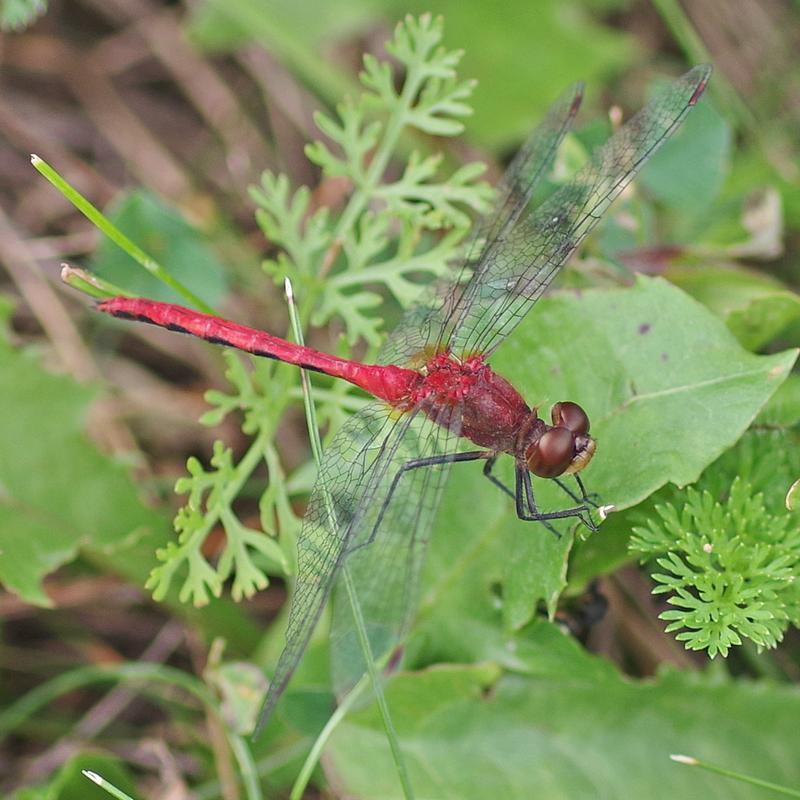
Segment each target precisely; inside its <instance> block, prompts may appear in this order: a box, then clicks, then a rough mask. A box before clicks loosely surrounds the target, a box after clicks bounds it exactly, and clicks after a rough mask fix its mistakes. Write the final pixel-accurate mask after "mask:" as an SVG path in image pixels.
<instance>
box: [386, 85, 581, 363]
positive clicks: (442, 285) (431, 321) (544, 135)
mask: <svg viewBox="0 0 800 800" xmlns="http://www.w3.org/2000/svg"><path fill="white" fill-rule="evenodd" d="M582 97H583V84H582V83H575V84H573V85H572V86H570V87H569V88H568V89H567V90H566V91H565V92H564V93H563V94H562V95H561V96H560V97H559V98H558V100H556V101H555V102H554V103H553V105H552V106H551V107H550V109H549V110H548V112H547V114H546V116H545V118H544V119H543V120H542V122H541V123H540V124H539V125H538V127H537V128H536V129H535V130H534V131H533V133H532V134H531V135H530V136H529V137H528V139H527V141H526V142H525V144H523V146H522V147H521V148H520V150H519V152H518V153H517V155H516V156H515V157H514V159H513V161H512V162H511V164H510V165H509V167H508V169H507V170H506V173H505V175H504V177H503V179H502V181H501V183H500V185H499V186H498V187H497V196H496V199H495V202H494V205H493V206H492V208H491V210H490V211H489V212H488V213H487V214H486V215H485V216H484V217H482V218H481V219H480V220H478V221H477V222H476V223H475V225H474V226H473V230H472V233H471V235H470V238H469V240H468V242H467V245H466V247H465V249H464V252H465V253H466V258H465V260H464V261H463V262H462V263H461V264H460V265H459V267H458V268H456V269H454V270H453V272H452V274H450V275H449V276H447V277H446V278H445V279H444V280H442V281H438V282H436V283H434V284H433V285H432V286H430V287H429V288H428V289H426V290H425V292H424V293H423V297H422V301H421V302H419V303H417V304H415V305H414V306H413V307H412V308H410V309H409V310H408V311H407V312H406V314H405V315H404V316H403V318H402V320H401V321H400V323H399V324H398V325H397V327H396V328H395V329H394V330H393V331H392V332H391V333H390V334H389V338H388V340H387V341H386V343H385V344H384V346H383V348H382V349H381V354H380V363H382V364H400V365H403V364H408V363H409V362H411V361H413V359H414V357H415V356H417V355H418V354H419V353H421V352H423V351H425V349H426V348H427V347H428V346H430V345H437V344H439V343H441V341H443V339H444V338H445V336H444V331H445V330H447V328H448V322H450V321H452V314H453V312H454V310H455V309H456V307H457V300H458V297H459V295H460V293H461V292H462V291H463V290H464V287H465V286H467V283H468V280H467V279H468V278H469V276H470V274H471V273H472V270H473V268H474V267H475V265H476V264H477V265H478V267H477V269H480V265H483V264H485V263H486V259H485V258H484V254H485V253H486V252H488V251H490V250H491V249H492V247H494V246H495V245H496V243H497V242H498V240H501V239H502V238H503V236H504V234H505V233H506V232H507V231H508V230H509V229H510V228H512V227H513V225H514V223H515V222H516V221H517V219H518V218H519V216H520V214H522V212H523V211H524V210H525V207H526V206H527V205H528V203H529V202H530V199H531V196H532V195H533V192H534V191H535V190H536V187H537V186H538V185H539V183H540V182H541V180H542V179H543V178H544V177H545V176H546V175H547V174H548V172H549V171H550V167H551V165H552V163H553V159H554V158H555V154H556V151H557V150H558V146H559V144H561V141H562V139H563V138H564V136H565V135H566V133H567V131H568V130H569V129H570V127H571V125H572V120H573V119H574V117H575V114H577V112H578V108H579V107H580V103H581V99H582Z"/></svg>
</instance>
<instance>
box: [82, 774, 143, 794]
mask: <svg viewBox="0 0 800 800" xmlns="http://www.w3.org/2000/svg"><path fill="white" fill-rule="evenodd" d="M81 775H83V777H84V778H88V779H89V780H90V781H91V782H92V783H96V784H97V785H98V786H99V787H100V788H101V789H105V791H107V792H108V793H109V794H110V795H111V796H112V797H116V798H117V800H133V798H132V797H131V796H130V795H129V794H125V792H123V791H122V789H118V788H117V787H116V786H114V784H113V783H110V782H109V781H107V780H106V779H105V778H104V777H103V776H102V775H98V774H97V773H96V772H92V770H90V769H82V770H81Z"/></svg>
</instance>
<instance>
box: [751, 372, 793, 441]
mask: <svg viewBox="0 0 800 800" xmlns="http://www.w3.org/2000/svg"><path fill="white" fill-rule="evenodd" d="M756 422H757V423H758V424H759V425H769V426H777V427H779V428H790V427H792V426H794V425H798V424H800V375H798V374H797V373H796V372H793V373H792V374H791V375H789V376H788V377H787V378H786V380H785V381H784V382H783V383H782V384H781V385H780V387H779V388H778V391H777V392H775V394H774V395H772V397H770V399H769V402H768V403H767V405H766V406H764V408H763V409H762V410H761V413H760V414H759V415H758V418H757V419H756Z"/></svg>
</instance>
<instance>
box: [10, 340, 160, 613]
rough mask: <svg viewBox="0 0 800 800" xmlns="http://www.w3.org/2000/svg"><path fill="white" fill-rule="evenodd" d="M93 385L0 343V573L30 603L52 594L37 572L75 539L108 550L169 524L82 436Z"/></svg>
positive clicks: (64, 558)
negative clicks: (44, 367) (0, 408)
mask: <svg viewBox="0 0 800 800" xmlns="http://www.w3.org/2000/svg"><path fill="white" fill-rule="evenodd" d="M92 395H93V392H92V391H91V390H90V389H87V388H86V387H82V386H78V385H77V384H75V383H74V382H73V381H72V380H70V379H69V378H67V377H63V376H56V375H50V374H48V373H46V372H44V371H43V370H42V368H41V367H40V366H39V364H38V363H37V361H36V360H35V359H33V358H30V357H28V356H26V355H25V354H23V353H15V352H13V351H11V350H7V349H6V348H5V347H3V348H2V351H0V396H1V397H2V398H3V411H4V413H3V414H2V415H0V582H2V583H3V584H4V585H5V586H6V588H7V589H9V590H10V591H13V592H15V593H16V594H18V595H20V597H22V598H23V599H25V600H27V601H28V602H30V603H35V604H38V605H45V606H46V605H49V604H50V601H49V599H48V597H47V595H46V594H45V593H44V592H43V590H42V586H41V582H42V579H43V578H44V577H45V575H47V574H48V573H49V572H52V571H53V570H54V569H56V568H57V567H59V566H60V565H62V564H65V563H66V562H68V561H70V560H72V559H73V558H75V556H76V554H77V552H78V550H79V549H80V548H83V547H86V548H91V549H94V550H98V551H103V552H110V551H112V550H113V549H115V548H118V547H120V546H127V545H130V544H131V543H132V542H133V541H134V540H135V539H137V538H139V537H140V536H146V535H149V534H152V533H153V532H154V531H156V530H158V529H165V528H166V527H167V522H166V520H164V519H163V518H162V517H161V516H160V515H159V514H157V513H156V512H155V511H153V510H150V509H148V508H147V507H146V506H145V505H144V504H143V503H142V501H141V498H140V497H139V493H138V491H137V489H136V486H135V485H134V484H133V482H132V481H131V479H130V477H129V476H128V471H127V470H126V469H125V468H124V467H123V465H122V464H119V463H116V462H114V461H113V460H112V459H110V458H108V457H107V456H104V455H103V454H102V453H100V452H99V451H98V450H97V449H96V448H95V447H94V446H93V445H92V444H91V443H90V442H89V441H88V439H87V438H86V436H85V434H84V432H83V428H84V416H85V414H86V411H87V407H88V404H89V402H90V400H91V398H92Z"/></svg>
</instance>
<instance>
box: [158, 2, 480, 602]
mask: <svg viewBox="0 0 800 800" xmlns="http://www.w3.org/2000/svg"><path fill="white" fill-rule="evenodd" d="M441 36H442V24H441V21H440V20H434V19H433V18H432V17H431V16H430V15H423V16H421V17H420V18H419V19H414V18H411V17H408V18H406V20H405V21H404V22H403V23H402V24H400V25H398V27H397V29H396V31H395V35H394V38H393V39H392V41H391V42H390V43H389V44H388V45H387V49H388V50H389V52H390V53H391V54H392V56H393V57H394V59H395V61H396V62H399V64H400V65H401V66H402V67H403V68H404V73H403V76H402V78H403V79H402V81H398V78H397V76H396V75H395V74H394V71H393V68H392V67H391V66H390V64H389V63H387V62H381V61H379V60H378V59H376V58H374V57H372V56H367V57H366V58H365V59H364V72H363V73H362V76H361V80H362V83H363V85H364V87H365V91H364V93H363V94H362V95H361V96H360V97H359V98H358V99H356V100H347V101H345V102H344V103H343V104H342V105H341V106H340V107H339V109H338V114H337V116H336V117H331V116H328V115H325V114H319V115H318V116H317V124H318V125H319V127H320V130H321V131H322V132H323V133H324V134H325V135H326V136H327V137H328V139H329V140H330V142H331V143H332V144H331V145H330V146H329V145H328V144H323V143H322V142H316V143H314V144H312V145H310V146H309V147H308V149H307V152H308V155H309V158H311V159H312V160H313V161H314V162H315V163H317V164H318V165H319V166H320V167H321V168H322V170H323V172H324V174H325V175H327V176H330V177H338V178H345V179H347V180H348V181H349V183H350V184H351V187H352V191H351V193H350V195H349V197H348V200H347V203H346V204H345V206H344V208H343V209H342V210H341V212H340V213H338V214H334V213H332V212H331V211H330V210H329V209H327V208H319V209H316V210H314V209H313V208H312V204H311V192H310V191H309V189H308V188H306V187H301V188H299V189H297V190H292V188H291V186H290V183H289V180H288V178H287V177H286V176H285V175H274V174H272V173H270V172H266V173H264V175H263V177H262V179H261V183H260V185H259V186H258V187H254V188H253V189H252V190H251V195H252V197H253V199H254V201H255V202H256V204H257V206H258V208H257V211H256V218H257V220H258V223H259V225H260V226H261V228H262V230H263V231H264V233H265V235H266V237H267V239H268V240H269V241H270V242H271V243H273V244H274V245H277V247H278V248H279V253H278V254H277V256H276V257H275V258H274V259H272V260H270V261H268V262H267V263H266V265H265V267H266V269H267V271H268V273H269V274H271V275H272V276H274V278H275V280H276V282H278V283H281V284H282V283H283V280H284V278H285V277H287V276H288V277H289V278H290V279H291V280H292V282H293V284H294V287H295V293H296V294H297V296H298V299H299V310H300V318H301V319H303V320H309V319H310V320H311V322H312V323H314V324H317V325H322V324H325V323H327V322H328V321H330V320H331V319H333V318H334V317H335V318H336V319H337V320H339V321H340V322H341V323H342V324H343V325H344V329H345V332H346V338H347V341H348V342H349V343H350V344H351V345H352V344H353V343H355V342H356V341H357V340H358V339H362V338H363V339H365V340H366V341H367V342H368V343H369V344H370V345H371V346H373V347H375V346H377V345H378V344H379V342H380V340H381V326H382V324H383V320H384V318H385V315H384V314H383V313H381V314H378V313H376V307H377V306H378V305H380V304H381V303H382V301H383V300H384V298H386V297H389V296H391V297H392V298H393V299H394V300H395V301H396V302H397V303H398V305H399V306H401V307H404V306H407V305H408V304H409V303H410V302H412V301H413V300H414V299H415V297H416V294H417V292H418V290H419V283H418V281H419V279H420V277H422V278H428V279H431V280H432V279H434V278H435V277H437V276H439V275H442V274H443V273H444V272H445V271H446V269H447V266H448V262H449V261H450V260H451V259H453V258H454V257H455V256H456V255H457V249H458V245H459V243H460V241H461V240H462V239H463V237H464V235H465V233H466V231H467V229H468V226H469V217H468V215H467V213H466V210H467V209H471V210H473V211H482V210H484V209H485V207H486V205H487V203H488V200H489V199H490V197H491V194H492V190H491V189H490V188H489V187H488V186H487V185H485V184H477V183H476V182H475V181H476V179H477V177H478V176H479V175H480V173H481V172H482V171H483V166H482V165H479V164H472V165H467V166H464V167H461V168H459V169H456V170H455V172H453V173H451V174H449V175H446V176H445V177H444V178H442V177H440V171H441V170H440V166H441V157H440V156H438V155H421V154H420V153H419V152H417V151H412V152H411V153H410V155H409V156H408V159H407V161H406V164H405V167H404V168H403V169H402V170H401V171H400V174H399V177H392V178H390V177H387V174H386V173H387V168H388V166H389V163H390V161H391V160H392V159H393V158H394V157H395V156H396V152H397V150H398V145H399V144H400V141H401V137H403V136H406V135H407V134H409V133H410V132H411V133H413V131H421V132H423V133H426V134H437V135H455V134H457V133H460V131H461V130H462V128H463V126H462V123H461V121H460V120H461V118H463V117H464V116H466V115H467V114H468V113H469V112H470V109H469V107H468V106H467V105H466V104H465V102H464V101H465V99H466V98H467V97H468V96H469V94H470V92H471V90H472V83H470V82H459V81H458V80H457V78H456V73H455V66H456V64H457V63H458V60H459V58H460V53H457V52H451V51H447V50H445V49H443V48H442V47H441V46H440V41H441ZM396 85H399V86H400V88H399V89H395V86H396ZM331 147H333V148H334V149H335V151H336V153H334V152H333V150H332V149H330V148H331ZM434 232H435V233H434ZM226 360H227V364H228V369H227V372H226V377H227V379H228V382H229V383H230V385H231V390H230V391H229V392H227V393H225V392H220V391H210V392H208V393H207V395H206V399H207V400H208V402H209V403H210V404H211V405H212V406H213V408H212V410H210V411H209V412H207V413H206V414H205V415H204V416H203V418H202V419H201V422H202V423H203V424H205V425H218V424H219V423H220V422H222V420H223V419H224V418H225V417H226V416H227V415H228V414H230V413H232V412H235V413H237V414H240V415H241V416H242V425H241V427H242V430H243V432H244V433H245V434H247V435H248V436H249V437H252V441H251V444H250V447H249V448H248V450H247V452H246V453H245V454H244V456H243V457H242V458H241V459H240V460H239V461H238V462H236V461H235V459H234V457H233V454H232V452H231V451H230V450H229V449H228V448H226V447H225V446H224V445H223V444H222V443H221V442H217V443H216V445H215V448H214V456H213V458H212V459H211V468H210V469H209V470H206V469H204V468H203V467H202V465H201V464H200V462H199V461H197V459H194V458H193V459H190V460H189V462H188V464H187V468H188V471H189V475H188V476H186V477H184V478H181V479H180V480H179V481H178V484H177V486H176V491H178V492H179V493H184V494H188V501H187V503H186V505H185V506H184V507H183V508H182V509H181V510H180V511H179V513H178V515H177V517H176V519H175V529H176V531H177V532H178V534H179V536H178V541H177V542H174V543H171V544H170V545H168V546H167V547H166V548H163V549H162V550H160V551H159V552H158V554H157V555H158V559H159V561H160V562H161V563H160V564H159V565H158V566H157V567H156V568H155V570H154V571H153V573H152V575H151V577H150V581H149V584H148V585H149V587H150V588H152V589H153V592H154V596H155V597H156V598H161V597H163V596H164V595H165V594H166V592H167V590H168V588H169V586H170V585H171V583H172V582H173V580H175V579H176V575H177V573H178V572H179V570H185V578H184V580H183V584H182V588H181V590H180V598H181V600H183V601H188V600H191V601H192V602H193V603H194V604H195V605H204V604H205V603H208V602H209V600H210V598H211V597H212V596H213V597H217V596H219V595H220V594H221V592H222V589H223V585H224V583H225V581H226V580H228V579H231V580H232V585H231V594H232V596H233V598H234V599H237V600H238V599H240V598H243V597H250V596H251V595H252V594H253V593H255V592H256V591H258V590H260V589H263V588H264V587H265V586H266V585H267V582H268V575H269V574H279V575H288V574H291V573H292V572H293V571H294V556H295V540H296V534H297V530H298V527H299V524H300V520H299V518H298V517H297V516H296V515H295V514H294V512H293V511H292V507H291V504H290V500H289V498H290V494H291V493H292V492H305V491H307V490H308V488H309V487H308V483H309V481H308V476H307V471H306V470H305V469H304V468H301V470H300V471H299V473H300V476H301V477H300V478H299V479H292V481H291V485H292V487H293V488H292V490H290V488H289V485H288V483H287V480H286V478H285V476H284V474H283V471H282V468H281V464H280V458H279V454H278V451H277V450H276V448H275V446H274V444H273V439H274V434H275V430H276V428H277V426H278V424H279V421H280V418H281V415H282V414H283V412H284V410H285V409H286V407H287V406H288V405H289V404H290V403H291V402H293V401H296V400H299V399H300V391H299V387H298V386H297V384H298V381H299V372H298V370H297V369H296V368H293V367H286V366H285V365H280V364H276V363H275V362H269V361H265V360H259V359H255V360H249V363H250V364H251V367H248V366H246V364H247V363H248V360H244V359H242V358H241V357H240V356H238V355H235V354H233V353H226ZM321 380H322V381H323V384H324V385H323V387H322V388H320V389H318V390H316V391H315V396H316V397H317V399H318V400H321V402H322V407H321V409H320V413H319V418H320V421H321V424H327V425H328V428H329V431H330V432H333V431H335V429H336V428H338V426H339V425H340V424H341V422H342V421H343V419H344V416H345V414H344V411H345V410H352V409H353V408H354V407H358V405H360V402H361V401H360V400H359V399H358V398H356V397H354V396H353V395H351V394H349V387H347V386H344V385H343V386H338V385H336V384H334V385H333V386H332V387H331V388H327V385H328V384H329V382H328V381H327V379H325V378H321ZM264 469H266V473H267V486H266V489H265V490H264V491H263V493H262V494H261V496H260V498H259V502H258V510H259V519H260V526H261V530H255V529H253V528H251V527H248V526H247V525H246V524H244V523H243V522H242V520H241V519H240V516H239V514H238V513H237V511H236V507H237V506H236V504H237V498H238V496H239V494H240V492H241V490H242V488H243V487H244V485H245V483H246V482H247V481H248V480H249V479H250V478H251V477H252V476H253V473H254V472H255V471H256V470H264ZM255 479H256V480H258V481H262V480H263V478H262V477H261V476H260V475H257V476H255ZM220 525H221V526H222V529H223V531H224V534H225V543H224V546H223V548H222V551H221V553H220V554H219V556H218V558H216V560H214V559H211V558H210V557H208V556H207V555H206V554H204V552H203V545H204V543H205V541H206V539H207V537H208V536H209V534H211V533H212V531H214V530H215V528H217V527H218V526H220Z"/></svg>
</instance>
